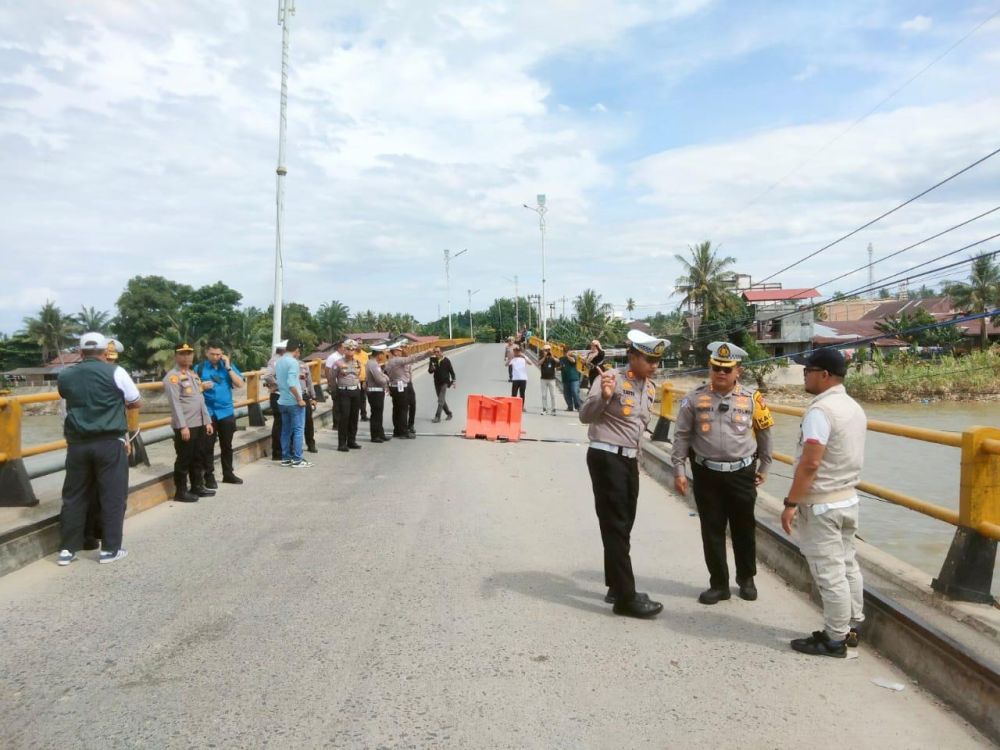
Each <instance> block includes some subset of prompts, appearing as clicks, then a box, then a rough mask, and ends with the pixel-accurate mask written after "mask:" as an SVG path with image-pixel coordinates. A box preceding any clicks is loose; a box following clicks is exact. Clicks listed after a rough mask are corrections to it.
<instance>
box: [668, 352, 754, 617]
mask: <svg viewBox="0 0 1000 750" xmlns="http://www.w3.org/2000/svg"><path fill="white" fill-rule="evenodd" d="M708 349H709V352H710V353H711V355H710V356H709V360H708V362H709V367H710V368H711V373H710V383H709V384H708V385H703V386H700V387H698V388H695V389H694V390H693V391H691V392H690V393H688V394H687V395H686V396H685V397H684V399H683V400H682V401H681V405H680V408H679V409H678V411H677V420H676V423H675V427H674V450H673V457H672V461H673V469H674V488H675V489H676V490H677V492H678V493H680V494H681V495H684V494H686V493H687V490H688V480H687V474H686V473H685V468H684V467H685V463H686V462H687V460H688V458H689V457H690V458H691V474H692V476H693V479H694V500H695V503H696V504H697V506H698V520H699V521H700V523H701V542H702V548H703V550H704V553H705V565H706V566H707V567H708V572H709V588H708V589H707V590H705V591H703V592H701V594H700V595H699V597H698V601H699V602H701V603H702V604H717V603H718V602H720V601H722V600H724V599H729V598H730V596H731V595H732V592H730V590H729V565H728V564H727V563H726V527H727V526H728V527H729V535H730V537H731V538H732V542H733V558H734V559H735V562H736V583H737V585H738V586H739V589H740V597H741V598H742V599H746V600H747V601H754V600H756V599H757V587H756V585H755V584H754V580H753V579H754V576H755V575H756V574H757V541H756V539H757V526H756V521H755V519H754V505H755V504H756V502H757V487H758V486H760V485H762V484H763V483H764V482H765V481H766V480H767V472H768V469H769V468H770V466H771V429H770V428H771V425H773V424H774V418H773V417H772V416H771V412H770V411H769V410H768V408H767V404H766V403H765V402H764V398H763V396H762V395H761V393H760V392H759V391H756V390H754V389H752V388H747V387H745V386H743V385H742V384H741V383H739V382H738V381H739V376H740V374H741V372H742V371H741V369H740V362H742V361H743V359H744V358H745V357H747V356H748V355H747V353H746V352H745V351H744V350H743V349H741V348H740V347H738V346H736V345H735V344H730V343H728V342H724V341H713V342H712V343H711V344H709V346H708Z"/></svg>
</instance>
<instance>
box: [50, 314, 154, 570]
mask: <svg viewBox="0 0 1000 750" xmlns="http://www.w3.org/2000/svg"><path fill="white" fill-rule="evenodd" d="M109 343H110V344H111V345H112V346H114V347H115V348H116V351H117V349H118V348H119V347H120V346H121V345H120V344H118V343H117V342H114V341H112V342H109V341H108V340H107V339H106V338H105V337H104V336H102V335H101V334H99V333H96V332H91V333H85V334H83V336H81V337H80V355H81V362H80V364H78V365H77V366H76V367H67V368H66V369H64V370H63V371H62V372H60V373H59V395H60V396H62V397H63V398H64V399H65V401H66V420H65V422H64V423H63V433H64V434H65V436H66V443H67V447H66V477H65V479H64V481H63V490H62V500H63V505H62V513H61V514H60V517H59V523H60V533H61V537H62V539H61V544H60V547H61V551H60V552H59V560H58V563H59V565H69V564H70V563H71V562H73V561H74V560H76V553H77V551H78V550H80V549H82V548H83V547H84V537H85V535H86V534H87V532H86V531H85V529H86V527H87V526H88V522H89V523H93V524H96V523H100V526H101V530H100V533H99V536H100V538H101V541H102V543H103V549H102V551H101V553H100V558H99V562H102V563H110V562H115V561H116V560H121V559H122V558H123V557H125V555H127V554H128V553H127V552H126V551H125V550H124V549H123V548H122V546H121V545H122V526H123V524H124V521H125V505H126V502H127V499H128V437H127V435H128V425H127V422H126V419H125V409H126V408H135V407H138V406H139V390H138V389H137V388H136V387H135V383H133V382H132V378H130V377H129V375H128V373H126V372H125V370H124V369H122V368H121V367H118V366H117V365H115V364H113V363H108V362H106V361H104V358H105V352H106V351H107V349H108V345H109ZM95 497H96V498H97V502H98V504H99V505H100V514H99V517H98V515H97V514H94V516H92V517H91V518H88V516H89V515H90V513H89V510H90V506H91V503H92V501H93V499H94V498H95ZM97 535H98V532H97V531H96V530H91V531H90V532H89V536H91V537H96V536H97ZM92 541H93V540H92Z"/></svg>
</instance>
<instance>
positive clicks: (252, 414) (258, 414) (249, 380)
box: [246, 370, 265, 427]
mask: <svg viewBox="0 0 1000 750" xmlns="http://www.w3.org/2000/svg"><path fill="white" fill-rule="evenodd" d="M246 384H247V401H249V402H250V403H249V404H247V417H248V421H249V423H250V426H251V427H263V426H264V424H265V423H264V412H262V411H261V408H260V371H259V370H254V371H253V372H248V373H247V376H246Z"/></svg>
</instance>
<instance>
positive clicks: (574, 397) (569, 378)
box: [559, 350, 581, 411]
mask: <svg viewBox="0 0 1000 750" xmlns="http://www.w3.org/2000/svg"><path fill="white" fill-rule="evenodd" d="M559 366H560V370H559V371H560V373H561V374H562V387H563V398H565V399H566V411H573V410H574V409H579V408H580V405H581V402H580V371H579V370H578V369H577V367H576V355H575V354H573V353H572V352H570V351H569V350H567V351H564V352H563V355H562V356H561V357H560V358H559Z"/></svg>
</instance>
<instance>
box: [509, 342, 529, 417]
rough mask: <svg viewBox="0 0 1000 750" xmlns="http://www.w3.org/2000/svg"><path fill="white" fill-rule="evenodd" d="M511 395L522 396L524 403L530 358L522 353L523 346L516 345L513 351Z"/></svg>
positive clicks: (511, 360) (510, 363) (522, 402)
mask: <svg viewBox="0 0 1000 750" xmlns="http://www.w3.org/2000/svg"><path fill="white" fill-rule="evenodd" d="M508 364H509V365H510V378H511V380H510V383H511V385H510V395H511V396H512V397H513V396H520V397H521V404H522V405H523V404H524V392H525V390H526V389H527V387H528V360H527V358H526V357H525V356H524V354H522V353H521V347H519V346H516V345H515V346H514V349H513V351H512V352H511V358H510V362H508Z"/></svg>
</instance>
